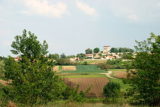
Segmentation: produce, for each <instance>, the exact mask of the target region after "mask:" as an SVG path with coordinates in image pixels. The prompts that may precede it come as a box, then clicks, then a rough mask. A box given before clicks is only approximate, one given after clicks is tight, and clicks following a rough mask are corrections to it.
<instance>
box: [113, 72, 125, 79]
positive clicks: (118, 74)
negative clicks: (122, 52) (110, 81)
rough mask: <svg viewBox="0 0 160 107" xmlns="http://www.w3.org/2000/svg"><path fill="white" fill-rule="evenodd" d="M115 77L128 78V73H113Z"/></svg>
mask: <svg viewBox="0 0 160 107" xmlns="http://www.w3.org/2000/svg"><path fill="white" fill-rule="evenodd" d="M113 76H114V77H115V78H127V72H124V71H113Z"/></svg>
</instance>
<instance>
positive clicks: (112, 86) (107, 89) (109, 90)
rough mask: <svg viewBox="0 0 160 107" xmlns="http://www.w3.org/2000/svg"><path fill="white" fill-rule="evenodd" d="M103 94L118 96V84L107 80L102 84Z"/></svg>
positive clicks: (110, 96) (109, 96)
mask: <svg viewBox="0 0 160 107" xmlns="http://www.w3.org/2000/svg"><path fill="white" fill-rule="evenodd" d="M103 93H104V96H105V97H107V98H115V97H118V96H119V93H120V84H118V83H115V82H109V83H108V84H107V85H105V86H104V89H103Z"/></svg>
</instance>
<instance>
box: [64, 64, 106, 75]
mask: <svg viewBox="0 0 160 107" xmlns="http://www.w3.org/2000/svg"><path fill="white" fill-rule="evenodd" d="M76 67H77V70H76V71H62V72H61V73H81V74H83V73H86V74H89V73H104V72H106V71H105V70H101V69H100V68H99V67H97V66H96V65H77V66H76Z"/></svg>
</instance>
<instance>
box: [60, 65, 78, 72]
mask: <svg viewBox="0 0 160 107" xmlns="http://www.w3.org/2000/svg"><path fill="white" fill-rule="evenodd" d="M76 70H77V69H76V66H62V71H76Z"/></svg>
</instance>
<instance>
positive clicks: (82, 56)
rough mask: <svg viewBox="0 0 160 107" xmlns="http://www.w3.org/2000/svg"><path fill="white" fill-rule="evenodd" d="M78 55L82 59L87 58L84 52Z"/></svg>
mask: <svg viewBox="0 0 160 107" xmlns="http://www.w3.org/2000/svg"><path fill="white" fill-rule="evenodd" d="M77 57H78V58H80V59H85V58H86V56H85V54H83V53H79V54H77Z"/></svg>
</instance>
